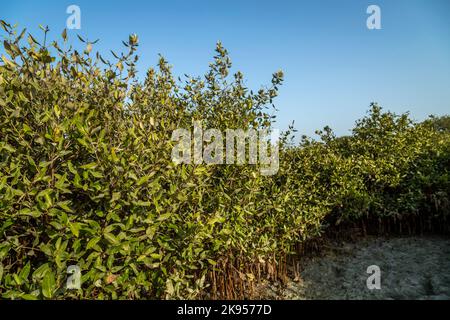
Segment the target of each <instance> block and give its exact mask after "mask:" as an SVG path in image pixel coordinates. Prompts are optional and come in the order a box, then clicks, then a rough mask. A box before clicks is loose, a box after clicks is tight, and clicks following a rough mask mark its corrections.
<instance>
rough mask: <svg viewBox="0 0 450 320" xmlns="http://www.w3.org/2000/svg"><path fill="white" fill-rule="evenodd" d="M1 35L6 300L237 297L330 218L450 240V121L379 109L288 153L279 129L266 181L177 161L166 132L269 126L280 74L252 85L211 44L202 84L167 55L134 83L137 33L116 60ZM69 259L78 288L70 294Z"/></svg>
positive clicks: (235, 168)
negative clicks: (274, 168) (179, 72)
mask: <svg viewBox="0 0 450 320" xmlns="http://www.w3.org/2000/svg"><path fill="white" fill-rule="evenodd" d="M1 26H2V28H3V30H4V31H5V39H6V40H5V41H4V42H3V52H4V53H5V55H3V56H2V62H0V294H1V296H2V297H3V298H24V299H33V298H98V299H118V298H119V299H139V298H141V299H142V298H150V299H151V298H180V297H184V298H199V297H213V298H242V297H244V296H245V295H246V294H248V293H249V292H251V288H252V285H253V284H254V283H255V282H256V281H258V279H259V278H260V277H263V276H269V277H282V276H283V275H284V274H285V268H286V263H287V262H286V261H287V260H288V257H289V256H290V255H291V254H295V253H296V248H298V245H299V244H302V243H306V242H307V241H308V240H310V239H316V238H318V237H320V236H321V235H323V233H324V232H325V231H326V230H331V229H330V228H336V226H339V225H344V224H356V225H359V226H361V227H362V228H364V229H367V232H370V230H378V231H382V232H383V231H389V230H391V229H392V230H396V231H399V232H426V231H439V232H448V231H449V212H450V204H449V190H450V185H449V181H450V180H449V167H450V162H449V161H450V133H449V130H448V125H447V126H446V123H448V121H447V122H446V121H445V119H446V118H430V119H429V120H427V121H425V122H423V123H415V122H413V121H411V120H410V118H409V117H408V115H395V114H392V113H389V112H384V111H383V110H382V109H381V108H380V107H378V106H377V105H376V104H372V106H371V109H370V111H369V113H368V115H367V116H366V117H365V118H363V119H362V120H360V121H358V122H357V123H356V126H355V128H354V130H353V133H352V135H351V136H346V137H335V136H334V135H333V132H332V131H331V129H329V128H325V129H324V130H323V131H320V132H318V134H319V136H320V139H319V140H312V139H310V138H307V137H304V138H303V139H302V140H301V142H300V144H299V145H294V144H293V143H292V140H291V139H290V132H287V133H285V134H284V136H283V138H282V139H281V142H280V144H281V145H280V170H279V172H278V173H277V174H276V175H273V176H261V174H260V170H259V168H258V165H194V164H192V165H175V164H174V163H173V162H172V161H171V150H172V146H173V142H171V134H172V131H173V130H174V129H176V128H191V126H192V122H193V120H201V121H202V122H203V125H204V127H210V128H218V129H220V130H225V129H226V128H244V129H246V128H256V129H257V128H271V127H272V126H273V121H274V119H273V117H272V116H271V111H270V109H269V108H270V107H271V105H272V100H273V99H274V98H275V97H276V95H277V90H278V87H279V85H280V84H281V83H282V77H283V75H282V73H281V72H277V73H275V74H274V75H273V78H272V82H271V86H269V87H268V88H265V89H261V90H260V91H258V92H252V91H250V90H249V89H248V88H246V86H245V84H244V80H243V76H242V74H241V73H236V74H234V75H229V74H228V73H229V70H230V67H231V62H230V59H229V57H228V54H227V51H226V50H225V49H224V48H223V47H222V46H221V45H220V44H218V45H217V48H216V53H217V54H216V56H215V57H214V60H213V62H212V63H211V64H210V69H209V71H208V73H207V74H206V75H205V76H204V77H187V78H186V79H184V80H181V79H174V77H173V76H172V74H171V71H170V67H169V65H168V63H167V62H166V61H165V60H164V59H163V58H160V60H159V64H158V66H157V68H156V69H150V70H148V72H147V74H146V77H145V80H143V81H139V80H138V78H137V76H136V69H135V63H136V62H137V60H138V57H137V55H136V49H137V46H138V38H137V36H135V35H131V36H130V38H129V40H128V42H125V43H124V44H125V46H126V48H127V50H128V52H127V53H126V54H121V55H116V54H114V56H115V61H114V62H111V61H108V60H106V59H104V58H103V57H102V56H101V55H100V54H98V53H97V54H95V55H94V54H93V53H92V52H91V51H92V46H93V44H92V43H89V42H86V43H85V45H86V49H85V50H84V52H77V51H76V50H74V49H73V48H71V47H69V46H68V45H67V41H66V38H67V36H66V32H63V34H62V38H63V40H62V41H61V42H62V44H58V43H56V42H53V43H51V44H50V45H47V44H46V43H45V40H44V41H41V42H42V43H41V42H40V41H38V40H36V39H35V38H33V37H32V36H31V35H28V36H27V37H28V44H26V43H24V42H25V41H24V39H23V38H24V37H25V32H22V33H20V34H18V33H17V32H16V30H15V29H13V28H12V27H11V26H10V25H8V24H7V23H6V22H2V23H1ZM45 35H47V30H45ZM43 38H44V39H45V37H43ZM80 40H81V41H83V42H84V41H85V40H83V39H80ZM447 120H448V119H447ZM75 264H76V265H78V266H79V267H80V268H81V271H82V288H81V289H80V290H78V291H77V290H65V283H66V279H67V273H66V272H67V267H68V266H69V265H75Z"/></svg>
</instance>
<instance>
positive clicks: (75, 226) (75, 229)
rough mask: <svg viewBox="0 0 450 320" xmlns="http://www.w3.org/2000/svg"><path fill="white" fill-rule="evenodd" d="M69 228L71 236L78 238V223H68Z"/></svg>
mask: <svg viewBox="0 0 450 320" xmlns="http://www.w3.org/2000/svg"><path fill="white" fill-rule="evenodd" d="M69 228H70V231H72V233H73V235H74V236H75V237H77V238H78V236H79V234H80V224H79V223H78V222H69Z"/></svg>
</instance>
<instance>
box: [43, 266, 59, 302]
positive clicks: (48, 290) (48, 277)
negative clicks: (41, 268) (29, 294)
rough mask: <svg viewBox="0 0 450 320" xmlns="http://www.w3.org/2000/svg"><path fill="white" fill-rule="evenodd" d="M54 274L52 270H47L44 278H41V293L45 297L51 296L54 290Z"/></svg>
mask: <svg viewBox="0 0 450 320" xmlns="http://www.w3.org/2000/svg"><path fill="white" fill-rule="evenodd" d="M55 286H56V282H55V276H54V275H53V272H52V271H51V270H49V271H48V272H47V273H45V276H44V279H43V280H42V287H41V289H42V294H43V295H44V297H46V298H49V299H50V298H52V297H53V292H54V291H55Z"/></svg>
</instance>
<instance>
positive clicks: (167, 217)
mask: <svg viewBox="0 0 450 320" xmlns="http://www.w3.org/2000/svg"><path fill="white" fill-rule="evenodd" d="M171 215H172V213H171V212H168V213H164V214H162V215H160V216H159V217H158V221H164V220H167V219H169V218H170V216H171Z"/></svg>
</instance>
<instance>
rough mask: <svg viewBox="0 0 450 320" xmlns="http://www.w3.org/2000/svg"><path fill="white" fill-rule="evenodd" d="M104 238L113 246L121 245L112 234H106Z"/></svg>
mask: <svg viewBox="0 0 450 320" xmlns="http://www.w3.org/2000/svg"><path fill="white" fill-rule="evenodd" d="M103 236H104V237H105V239H106V240H108V241H109V242H110V243H112V244H118V243H119V240H117V238H116V237H115V236H114V235H113V234H112V233H108V232H106V233H105V234H103Z"/></svg>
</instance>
